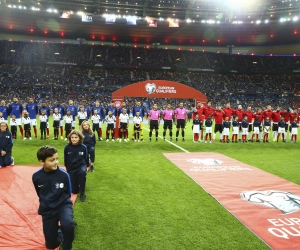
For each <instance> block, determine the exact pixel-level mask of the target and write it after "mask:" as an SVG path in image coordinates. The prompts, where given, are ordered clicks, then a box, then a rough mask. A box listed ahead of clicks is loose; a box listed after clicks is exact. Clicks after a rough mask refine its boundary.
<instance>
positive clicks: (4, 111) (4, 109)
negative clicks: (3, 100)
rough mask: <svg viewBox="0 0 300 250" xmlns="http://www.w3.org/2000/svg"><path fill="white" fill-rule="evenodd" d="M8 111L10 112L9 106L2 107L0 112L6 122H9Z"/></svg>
mask: <svg viewBox="0 0 300 250" xmlns="http://www.w3.org/2000/svg"><path fill="white" fill-rule="evenodd" d="M8 111H9V110H8V107H7V106H0V112H2V117H3V118H4V120H7V117H8V115H9V112H8Z"/></svg>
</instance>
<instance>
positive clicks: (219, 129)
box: [214, 124, 223, 133]
mask: <svg viewBox="0 0 300 250" xmlns="http://www.w3.org/2000/svg"><path fill="white" fill-rule="evenodd" d="M222 129H223V127H222V124H216V125H215V130H214V132H215V133H217V132H220V133H222Z"/></svg>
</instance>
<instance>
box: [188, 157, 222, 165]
mask: <svg viewBox="0 0 300 250" xmlns="http://www.w3.org/2000/svg"><path fill="white" fill-rule="evenodd" d="M187 162H190V163H195V164H202V165H206V166H213V165H219V164H222V163H223V162H222V161H221V160H219V159H214V158H203V159H199V158H191V159H188V160H187Z"/></svg>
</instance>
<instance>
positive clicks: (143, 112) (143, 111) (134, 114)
mask: <svg viewBox="0 0 300 250" xmlns="http://www.w3.org/2000/svg"><path fill="white" fill-rule="evenodd" d="M136 112H140V117H142V118H143V117H144V115H145V110H144V107H142V106H140V107H137V106H135V107H133V109H132V115H133V117H134V116H136Z"/></svg>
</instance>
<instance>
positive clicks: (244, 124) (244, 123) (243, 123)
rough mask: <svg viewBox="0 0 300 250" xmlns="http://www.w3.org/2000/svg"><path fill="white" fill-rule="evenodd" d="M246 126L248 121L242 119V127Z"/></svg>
mask: <svg viewBox="0 0 300 250" xmlns="http://www.w3.org/2000/svg"><path fill="white" fill-rule="evenodd" d="M248 127H249V122H248V121H245V120H243V121H242V128H248Z"/></svg>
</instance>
